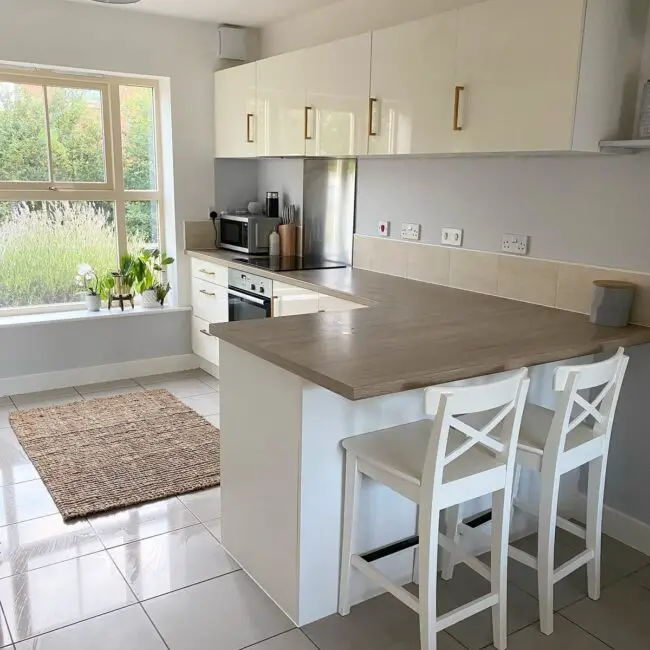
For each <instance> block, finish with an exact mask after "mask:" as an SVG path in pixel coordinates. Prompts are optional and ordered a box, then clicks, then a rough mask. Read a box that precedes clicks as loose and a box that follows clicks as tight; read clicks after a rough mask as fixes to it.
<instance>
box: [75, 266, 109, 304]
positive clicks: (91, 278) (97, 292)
mask: <svg viewBox="0 0 650 650" xmlns="http://www.w3.org/2000/svg"><path fill="white" fill-rule="evenodd" d="M75 282H76V284H77V286H79V287H81V288H82V289H83V290H84V293H85V300H86V309H87V310H88V311H99V310H100V308H101V306H102V291H103V282H102V278H100V277H99V276H98V275H97V271H95V269H94V268H93V267H92V266H90V264H80V265H79V268H78V269H77V277H76V278H75Z"/></svg>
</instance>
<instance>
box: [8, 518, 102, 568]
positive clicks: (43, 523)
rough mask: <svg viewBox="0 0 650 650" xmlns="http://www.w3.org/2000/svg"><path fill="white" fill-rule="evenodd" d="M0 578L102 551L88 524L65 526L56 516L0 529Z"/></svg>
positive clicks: (97, 538) (80, 523)
mask: <svg viewBox="0 0 650 650" xmlns="http://www.w3.org/2000/svg"><path fill="white" fill-rule="evenodd" d="M0 549H1V552H0V558H1V560H2V561H1V562H0V578H6V577H7V576H11V575H15V574H17V573H24V572H25V571H30V570H32V569H38V568H40V567H44V566H48V565H50V564H55V563H57V562H62V561H64V560H70V559H72V558H75V557H80V556H82V555H89V554H90V553H96V552H97V551H101V550H103V549H104V547H103V545H102V543H101V541H100V539H99V537H97V535H96V534H95V531H94V530H93V529H92V528H91V526H90V524H89V523H88V522H87V521H85V520H82V521H80V522H78V523H72V524H65V523H63V519H62V518H61V516H60V515H58V514H57V515H51V516H49V517H40V518H39V519H31V520H30V521H24V522H22V523H20V524H11V525H9V526H3V527H2V528H0Z"/></svg>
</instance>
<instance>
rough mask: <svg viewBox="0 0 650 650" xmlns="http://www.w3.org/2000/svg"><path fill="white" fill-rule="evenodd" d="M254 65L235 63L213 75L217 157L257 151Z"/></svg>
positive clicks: (242, 154) (248, 153)
mask: <svg viewBox="0 0 650 650" xmlns="http://www.w3.org/2000/svg"><path fill="white" fill-rule="evenodd" d="M255 65H256V64H255V63H248V64H246V65H239V66H236V67H234V68H228V69H227V70H220V71H219V72H217V73H215V75H214V99H215V137H216V142H215V147H216V148H215V156H216V157H217V158H248V157H251V156H255V155H257V146H256V144H255V140H256V131H257V128H256V127H257V120H256V116H255V112H256V107H255V104H256V91H255V84H256V81H255Z"/></svg>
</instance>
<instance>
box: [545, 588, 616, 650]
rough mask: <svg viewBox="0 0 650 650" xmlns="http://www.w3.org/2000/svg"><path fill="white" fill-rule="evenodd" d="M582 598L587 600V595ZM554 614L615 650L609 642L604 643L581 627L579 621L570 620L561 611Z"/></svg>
mask: <svg viewBox="0 0 650 650" xmlns="http://www.w3.org/2000/svg"><path fill="white" fill-rule="evenodd" d="M582 600H587V597H585V598H583V599H582ZM579 602H581V601H580V600H579V601H578V603H579ZM573 604H574V605H576V604H577V603H573ZM555 614H556V615H557V616H559V617H560V618H563V619H564V620H565V621H568V622H569V623H571V625H575V626H576V627H577V628H578V629H579V630H582V631H583V632H584V633H585V634H587V635H588V636H589V637H591V638H592V639H596V641H599V642H600V643H602V644H603V645H604V646H605V647H607V648H611V650H616V648H614V647H613V646H611V645H609V643H606V642H605V641H603V640H602V639H601V638H600V637H597V636H596V635H595V634H594V633H593V632H590V631H589V630H587V629H586V628H584V627H582V625H580V624H579V623H576V622H575V621H572V620H571V619H570V618H569V617H568V616H565V615H564V614H562V613H561V612H555Z"/></svg>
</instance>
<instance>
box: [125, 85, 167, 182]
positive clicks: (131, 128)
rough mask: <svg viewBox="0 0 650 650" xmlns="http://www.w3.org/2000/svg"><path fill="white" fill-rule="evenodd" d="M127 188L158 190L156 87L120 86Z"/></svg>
mask: <svg viewBox="0 0 650 650" xmlns="http://www.w3.org/2000/svg"><path fill="white" fill-rule="evenodd" d="M120 113H121V115H120V117H121V121H122V157H123V160H124V187H125V188H126V189H127V190H155V189H157V185H158V183H157V169H156V126H155V119H154V102H153V89H152V88H138V87H135V86H120Z"/></svg>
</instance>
